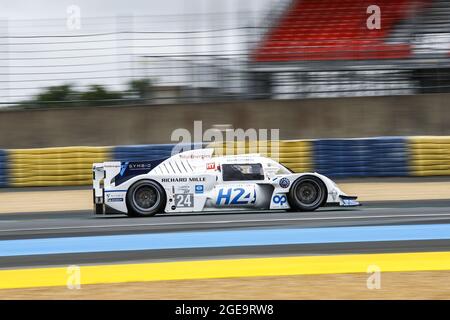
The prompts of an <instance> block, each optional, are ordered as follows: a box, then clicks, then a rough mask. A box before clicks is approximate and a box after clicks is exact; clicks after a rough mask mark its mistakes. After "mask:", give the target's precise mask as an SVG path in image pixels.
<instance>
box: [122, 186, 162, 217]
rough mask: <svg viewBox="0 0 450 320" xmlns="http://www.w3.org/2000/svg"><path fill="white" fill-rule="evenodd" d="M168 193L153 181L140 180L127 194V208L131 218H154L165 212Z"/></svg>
mask: <svg viewBox="0 0 450 320" xmlns="http://www.w3.org/2000/svg"><path fill="white" fill-rule="evenodd" d="M165 205H166V193H165V191H164V189H163V188H162V187H161V185H160V184H159V183H157V182H155V181H153V180H140V181H138V182H136V183H134V184H133V185H132V186H131V187H130V188H129V189H128V192H127V208H128V216H130V217H152V216H154V215H155V214H157V213H160V212H162V211H163V210H164V207H165Z"/></svg>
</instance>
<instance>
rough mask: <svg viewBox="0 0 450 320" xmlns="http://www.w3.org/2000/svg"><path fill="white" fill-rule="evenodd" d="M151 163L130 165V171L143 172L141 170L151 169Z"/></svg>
mask: <svg viewBox="0 0 450 320" xmlns="http://www.w3.org/2000/svg"><path fill="white" fill-rule="evenodd" d="M151 168H152V164H151V163H130V164H129V165H128V169H130V170H141V169H151Z"/></svg>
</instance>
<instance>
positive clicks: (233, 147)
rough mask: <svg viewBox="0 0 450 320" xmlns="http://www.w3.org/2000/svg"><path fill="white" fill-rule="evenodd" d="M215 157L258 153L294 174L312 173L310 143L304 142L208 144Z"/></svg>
mask: <svg viewBox="0 0 450 320" xmlns="http://www.w3.org/2000/svg"><path fill="white" fill-rule="evenodd" d="M207 147H208V148H214V150H215V151H214V152H215V155H236V154H249V153H259V154H260V155H262V156H265V157H269V158H272V159H274V160H275V161H279V162H280V163H282V164H283V165H284V166H286V167H288V168H289V169H291V170H292V171H294V172H305V171H312V168H313V156H312V143H311V141H306V140H289V141H288V140H281V141H274V140H272V141H255V142H253V141H251V142H249V141H245V142H244V141H225V142H217V143H216V142H213V143H210V144H209V145H208V146H207Z"/></svg>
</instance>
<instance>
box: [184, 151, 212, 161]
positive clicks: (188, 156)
mask: <svg viewBox="0 0 450 320" xmlns="http://www.w3.org/2000/svg"><path fill="white" fill-rule="evenodd" d="M180 159H201V160H204V159H211V156H210V155H206V154H193V153H191V154H188V155H186V154H182V153H181V154H180Z"/></svg>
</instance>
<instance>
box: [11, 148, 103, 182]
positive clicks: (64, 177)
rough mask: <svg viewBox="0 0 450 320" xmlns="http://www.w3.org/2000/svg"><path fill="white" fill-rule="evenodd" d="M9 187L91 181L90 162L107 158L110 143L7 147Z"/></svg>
mask: <svg viewBox="0 0 450 320" xmlns="http://www.w3.org/2000/svg"><path fill="white" fill-rule="evenodd" d="M8 159H9V168H8V175H9V185H10V186H12V187H41V186H78V185H88V184H91V183H92V164H93V163H94V162H103V161H108V160H110V159H111V147H62V148H41V149H13V150H8Z"/></svg>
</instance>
